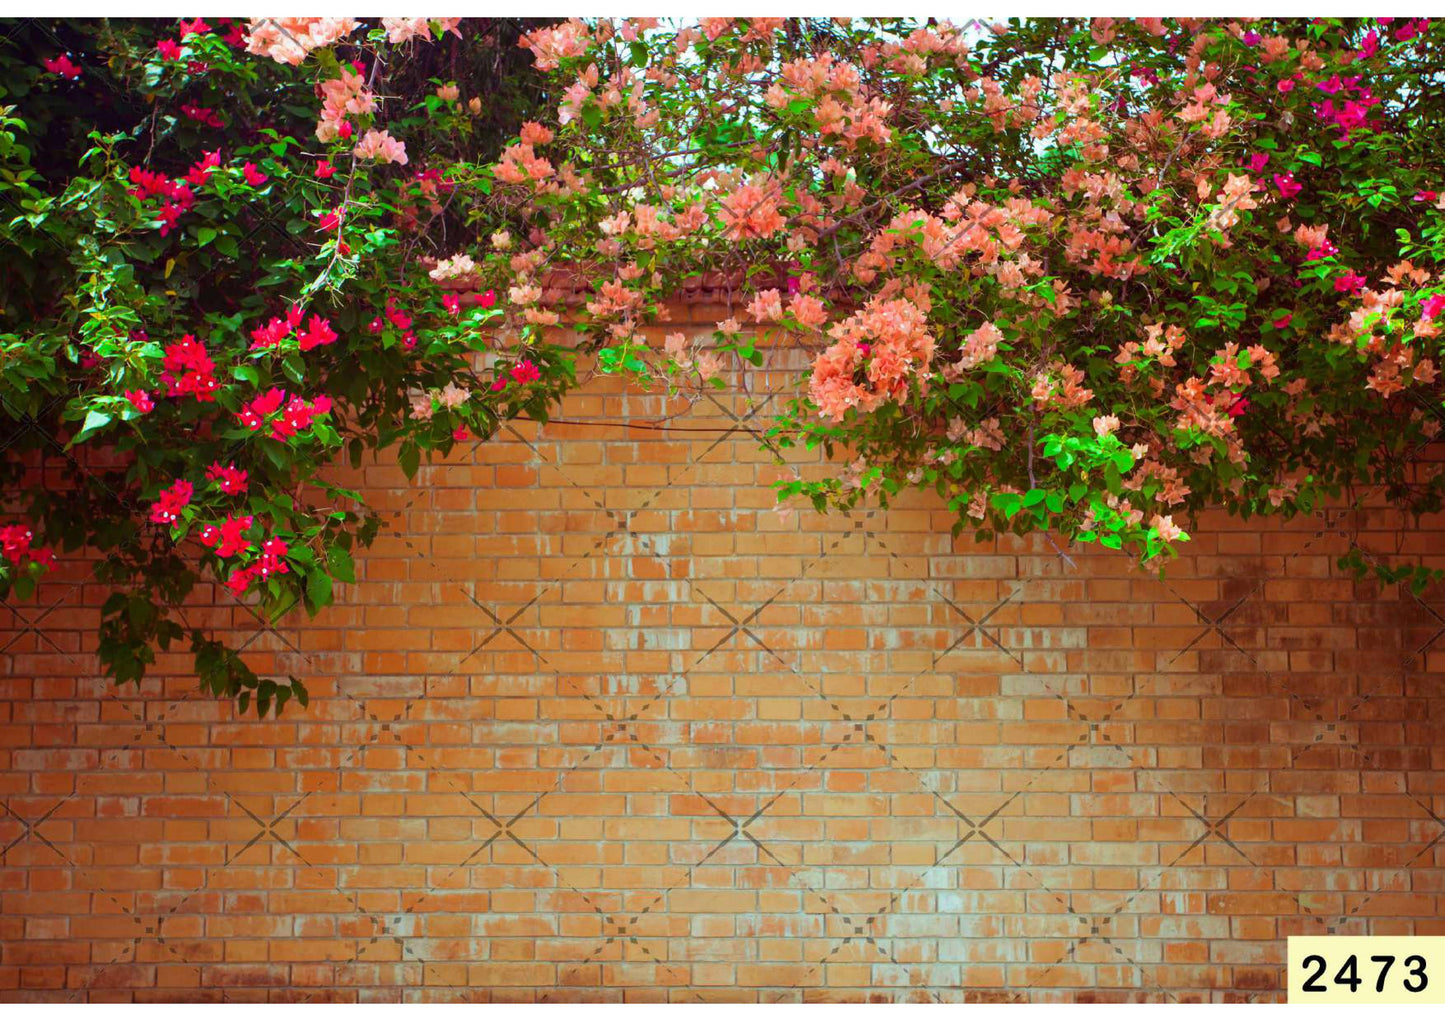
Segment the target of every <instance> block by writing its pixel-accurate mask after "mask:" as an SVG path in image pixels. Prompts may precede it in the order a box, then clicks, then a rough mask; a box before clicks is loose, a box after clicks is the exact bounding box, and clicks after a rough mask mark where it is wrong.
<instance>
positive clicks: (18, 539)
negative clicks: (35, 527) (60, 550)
mask: <svg viewBox="0 0 1445 1021" xmlns="http://www.w3.org/2000/svg"><path fill="white" fill-rule="evenodd" d="M0 552H3V555H4V557H5V559H6V560H8V561H10V562H11V563H12V564H14V565H15V566H16V567H19V566H21V565H22V564H24V563H25V562H26V561H27V560H30V561H34V562H35V563H37V564H43V565H44V566H46V567H54V566H55V553H54V552H53V551H52V550H51V548H50V547H49V546H36V545H35V533H34V532H33V531H31V529H30V526H28V525H6V526H5V527H4V528H0Z"/></svg>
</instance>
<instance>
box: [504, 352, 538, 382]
mask: <svg viewBox="0 0 1445 1021" xmlns="http://www.w3.org/2000/svg"><path fill="white" fill-rule="evenodd" d="M511 375H512V382H514V383H516V384H518V385H519V386H525V385H526V384H528V383H535V382H537V380H539V379H541V378H542V374H541V373H540V372H538V371H537V366H535V365H533V364H532V360H531V359H530V358H523V359H522V360H521V361H520V362H518V363H517V364H516V365H513V366H512V373H511Z"/></svg>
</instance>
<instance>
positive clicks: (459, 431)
mask: <svg viewBox="0 0 1445 1021" xmlns="http://www.w3.org/2000/svg"><path fill="white" fill-rule="evenodd" d="M471 436H472V434H471V433H470V432H468V431H467V427H466V426H464V425H459V426H457V427H456V428H455V429H453V430H452V439H454V440H456V441H457V442H458V443H461V442H463V441H465V440H469V439H471Z"/></svg>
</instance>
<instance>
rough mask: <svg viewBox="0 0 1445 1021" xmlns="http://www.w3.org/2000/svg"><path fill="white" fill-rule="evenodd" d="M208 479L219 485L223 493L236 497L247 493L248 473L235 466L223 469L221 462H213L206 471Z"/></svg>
mask: <svg viewBox="0 0 1445 1021" xmlns="http://www.w3.org/2000/svg"><path fill="white" fill-rule="evenodd" d="M206 478H208V479H210V480H211V481H213V482H215V483H217V485H218V486H219V487H220V490H221V492H223V493H229V494H231V495H235V494H236V493H244V492H245V491H246V479H247V473H246V472H245V470H243V469H241V468H237V467H236V466H235V465H233V464H228V465H226V466H225V467H222V466H221V462H220V461H213V462H211V466H210V467H209V468H207V469H206Z"/></svg>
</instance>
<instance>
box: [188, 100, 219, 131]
mask: <svg viewBox="0 0 1445 1021" xmlns="http://www.w3.org/2000/svg"><path fill="white" fill-rule="evenodd" d="M181 113H182V114H184V115H185V116H186V117H188V118H190V119H191V120H193V121H197V122H199V123H201V124H204V125H206V126H207V127H210V128H220V127H225V121H223V120H221V115H220V114H218V113H216V111H215V110H213V109H212V108H211V107H209V106H198V105H197V104H195V103H183V104H181Z"/></svg>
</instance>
